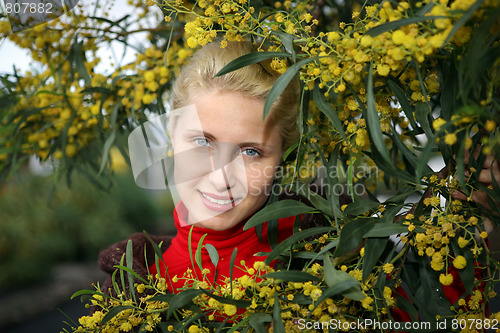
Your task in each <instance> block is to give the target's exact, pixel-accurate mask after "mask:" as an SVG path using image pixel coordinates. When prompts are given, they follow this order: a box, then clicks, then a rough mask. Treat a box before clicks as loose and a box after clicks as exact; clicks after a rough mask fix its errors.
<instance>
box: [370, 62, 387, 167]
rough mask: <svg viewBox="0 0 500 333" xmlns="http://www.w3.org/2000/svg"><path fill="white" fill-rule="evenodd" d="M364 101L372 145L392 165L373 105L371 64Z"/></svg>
mask: <svg viewBox="0 0 500 333" xmlns="http://www.w3.org/2000/svg"><path fill="white" fill-rule="evenodd" d="M366 94H367V95H366V103H367V109H366V113H367V124H366V125H367V127H368V132H369V133H370V137H371V139H372V142H373V145H374V146H375V148H376V149H377V150H378V152H379V153H380V155H381V156H382V158H383V159H384V160H385V162H386V163H387V164H388V165H392V162H391V159H390V157H389V150H388V149H387V146H386V145H385V142H384V138H383V136H382V129H381V127H380V120H379V116H378V112H377V108H376V106H375V95H374V92H373V66H370V71H369V72H368V86H367V89H366Z"/></svg>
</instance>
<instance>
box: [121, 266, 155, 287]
mask: <svg viewBox="0 0 500 333" xmlns="http://www.w3.org/2000/svg"><path fill="white" fill-rule="evenodd" d="M113 267H114V268H116V269H119V270H120V271H125V272H127V274H132V276H133V277H135V278H136V279H139V280H141V281H142V282H144V283H149V282H148V281H146V279H144V278H143V277H142V276H140V275H139V274H138V273H137V272H135V271H134V270H132V269H131V268H128V267H127V266H124V265H115V266H113Z"/></svg>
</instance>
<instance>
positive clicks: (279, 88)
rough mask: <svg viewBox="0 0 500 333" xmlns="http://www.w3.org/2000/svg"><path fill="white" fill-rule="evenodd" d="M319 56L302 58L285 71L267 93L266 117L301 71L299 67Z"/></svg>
mask: <svg viewBox="0 0 500 333" xmlns="http://www.w3.org/2000/svg"><path fill="white" fill-rule="evenodd" d="M317 59H318V57H311V58H306V59H302V60H301V61H299V62H297V63H295V64H293V65H292V66H290V67H289V68H288V69H287V70H286V72H285V73H283V74H282V75H281V76H280V77H279V78H278V79H277V80H276V82H275V83H274V85H273V87H272V88H271V91H270V92H269V95H267V98H266V102H265V104H264V119H265V118H266V117H267V115H268V114H269V112H270V111H271V108H272V106H273V104H274V101H275V100H276V98H278V97H279V96H280V95H281V93H282V92H283V90H285V88H286V87H287V86H288V84H289V83H290V81H292V79H293V78H294V77H295V74H296V73H297V72H298V71H299V69H300V68H301V67H302V66H303V65H305V64H307V63H309V62H311V61H314V60H317Z"/></svg>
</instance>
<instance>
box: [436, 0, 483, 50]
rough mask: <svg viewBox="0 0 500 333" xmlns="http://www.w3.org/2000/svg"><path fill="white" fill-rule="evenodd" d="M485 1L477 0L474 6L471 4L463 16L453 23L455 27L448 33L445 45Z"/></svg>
mask: <svg viewBox="0 0 500 333" xmlns="http://www.w3.org/2000/svg"><path fill="white" fill-rule="evenodd" d="M483 2H484V0H477V1H476V2H475V3H474V4H473V5H472V6H470V8H469V9H468V10H467V11H466V12H465V14H463V15H462V17H461V18H460V19H459V20H458V21H457V22H456V23H455V24H454V25H453V28H452V29H451V31H450V33H449V34H448V37H446V39H445V41H444V42H443V45H445V44H446V43H448V42H449V41H450V39H451V37H453V35H454V34H455V33H456V32H457V31H458V30H459V29H460V28H461V27H462V26H463V25H464V24H465V23H466V22H467V21H468V20H469V19H470V18H471V17H472V15H474V13H475V12H476V11H477V10H478V9H479V7H481V5H482V4H483Z"/></svg>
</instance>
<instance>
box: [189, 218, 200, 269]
mask: <svg viewBox="0 0 500 333" xmlns="http://www.w3.org/2000/svg"><path fill="white" fill-rule="evenodd" d="M193 228H194V225H192V226H191V228H190V229H189V234H188V249H189V259H191V267H193V271H194V275H195V276H197V275H198V274H197V273H196V269H195V266H194V258H193V251H191V249H192V248H193V247H192V239H193Z"/></svg>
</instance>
